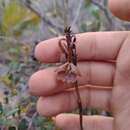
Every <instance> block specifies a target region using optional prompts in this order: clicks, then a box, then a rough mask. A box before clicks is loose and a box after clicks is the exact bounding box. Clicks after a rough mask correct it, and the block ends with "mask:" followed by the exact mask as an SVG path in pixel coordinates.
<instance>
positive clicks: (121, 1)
mask: <svg viewBox="0 0 130 130" xmlns="http://www.w3.org/2000/svg"><path fill="white" fill-rule="evenodd" d="M128 3H129V4H128ZM126 5H130V1H129V0H109V8H110V10H111V11H112V12H113V14H114V15H116V16H118V17H119V18H122V19H125V20H130V13H128V12H130V6H126ZM76 37H77V52H78V60H79V64H78V67H79V69H80V72H81V75H82V76H81V77H79V79H78V81H79V85H80V86H79V88H80V94H81V99H82V104H83V107H84V108H86V107H91V108H99V109H102V110H106V111H110V112H112V114H113V117H104V116H84V130H129V129H130V32H95V33H83V34H78V35H76ZM58 40H59V38H53V39H50V40H47V41H43V42H41V43H39V44H38V45H37V47H36V49H35V56H36V58H37V59H38V60H40V61H42V62H44V63H54V62H58V61H59V57H60V54H59V53H60V50H59V47H58ZM52 43H53V44H52ZM55 69H56V68H55V67H51V68H47V69H45V70H40V71H38V72H36V73H35V74H33V75H32V76H31V78H30V80H29V88H30V89H29V90H30V93H31V94H33V95H35V96H40V98H39V100H38V102H37V110H38V112H39V113H40V114H41V115H44V116H56V117H55V118H53V119H54V120H55V124H56V125H57V126H58V127H59V128H61V129H63V130H72V129H73V130H79V129H80V126H79V115H75V114H61V113H65V112H70V111H72V110H74V109H76V108H77V107H78V105H77V101H76V100H75V98H76V95H75V91H74V90H73V89H71V90H69V87H68V86H65V85H63V84H61V83H58V82H57V81H56V73H55ZM87 84H91V86H90V85H87Z"/></svg>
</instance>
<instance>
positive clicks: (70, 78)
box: [56, 62, 81, 84]
mask: <svg viewBox="0 0 130 130" xmlns="http://www.w3.org/2000/svg"><path fill="white" fill-rule="evenodd" d="M56 72H57V80H60V81H63V82H65V83H68V84H70V83H75V82H76V81H77V77H78V76H81V74H80V71H79V69H78V67H77V66H75V65H74V64H72V63H69V62H66V63H65V64H63V65H61V66H59V67H58V68H57V69H56Z"/></svg>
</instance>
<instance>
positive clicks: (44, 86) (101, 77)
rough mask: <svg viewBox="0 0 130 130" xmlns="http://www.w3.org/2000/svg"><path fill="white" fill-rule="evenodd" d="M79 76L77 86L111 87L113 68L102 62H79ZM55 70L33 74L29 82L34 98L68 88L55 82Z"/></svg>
mask: <svg viewBox="0 0 130 130" xmlns="http://www.w3.org/2000/svg"><path fill="white" fill-rule="evenodd" d="M78 66H79V69H80V72H81V76H80V77H79V78H78V82H79V85H86V84H91V85H99V86H100V85H101V86H106V87H108V86H110V87H111V86H112V84H113V76H114V71H115V66H114V65H113V64H112V63H103V62H80V63H79V65H78ZM55 70H56V68H55V67H52V68H47V69H45V70H40V71H38V72H36V73H35V74H33V75H32V76H31V78H30V80H29V90H30V93H31V94H33V95H36V96H47V95H52V94H54V93H57V92H61V91H63V90H65V89H66V88H70V87H71V86H68V85H67V84H63V83H61V82H58V81H57V80H56V76H57V75H56V72H55Z"/></svg>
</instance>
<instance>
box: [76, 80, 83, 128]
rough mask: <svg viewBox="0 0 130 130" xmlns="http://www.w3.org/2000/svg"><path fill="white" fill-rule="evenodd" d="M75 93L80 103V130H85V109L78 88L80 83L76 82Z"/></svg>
mask: <svg viewBox="0 0 130 130" xmlns="http://www.w3.org/2000/svg"><path fill="white" fill-rule="evenodd" d="M74 86H75V91H76V95H77V103H78V108H79V115H80V117H79V120H80V130H83V107H82V102H81V97H80V93H79V87H78V81H76V82H75V84H74Z"/></svg>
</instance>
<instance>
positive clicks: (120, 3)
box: [108, 0, 130, 21]
mask: <svg viewBox="0 0 130 130" xmlns="http://www.w3.org/2000/svg"><path fill="white" fill-rule="evenodd" d="M108 3H109V4H108V5H109V8H110V10H111V12H112V13H113V14H114V15H115V16H117V17H119V18H121V19H123V20H128V21H130V6H129V5H130V1H129V0H109V2H108Z"/></svg>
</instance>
